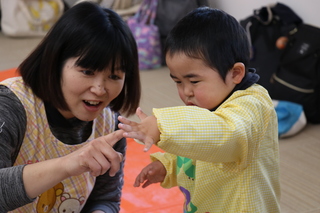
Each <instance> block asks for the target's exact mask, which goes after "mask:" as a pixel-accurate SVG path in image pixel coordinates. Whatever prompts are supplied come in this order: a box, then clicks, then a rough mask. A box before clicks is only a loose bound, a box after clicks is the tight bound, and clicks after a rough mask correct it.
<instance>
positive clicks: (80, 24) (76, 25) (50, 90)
mask: <svg viewBox="0 0 320 213" xmlns="http://www.w3.org/2000/svg"><path fill="white" fill-rule="evenodd" d="M72 57H79V58H78V60H77V62H76V65H78V66H81V67H83V68H86V69H90V70H94V71H103V70H105V69H107V68H108V67H110V66H111V70H112V72H113V71H114V68H115V66H118V65H120V67H121V69H122V70H123V72H125V74H126V77H125V82H124V86H123V89H122V91H121V93H120V94H119V96H118V97H116V98H115V99H114V100H113V101H112V102H111V103H110V107H111V109H112V110H114V111H120V112H122V113H124V114H125V115H132V114H134V113H135V110H136V108H137V107H138V105H139V101H140V95H141V86H140V77H139V65H138V53H137V45H136V41H135V39H134V37H133V36H132V33H131V31H130V29H129V28H128V26H127V24H126V23H125V22H124V21H123V20H122V18H121V17H120V16H119V15H118V14H117V13H115V12H114V11H112V10H110V9H106V8H101V7H100V6H98V5H97V4H94V3H90V2H83V3H79V4H77V5H75V6H73V7H72V8H70V9H69V10H67V11H66V12H65V13H64V14H63V15H62V16H61V18H60V19H59V20H58V21H57V23H56V24H55V25H54V26H53V27H52V28H51V29H50V31H49V32H48V33H47V35H46V36H45V37H44V39H43V40H42V41H41V43H40V44H39V45H38V46H37V47H36V49H35V50H34V51H33V52H32V53H31V54H30V55H29V56H28V57H27V58H26V59H25V60H24V61H23V62H22V63H21V64H20V66H19V67H18V70H19V71H20V73H21V76H22V78H23V80H24V82H25V83H26V84H27V85H28V86H29V87H30V88H31V89H32V91H33V92H34V93H35V94H36V95H37V96H38V97H39V98H41V99H42V100H43V101H45V102H49V103H51V104H52V105H53V106H54V107H56V108H59V109H63V110H68V105H67V103H66V101H65V99H64V96H63V93H62V89H61V77H62V68H63V66H64V63H65V62H66V60H68V59H69V58H72Z"/></svg>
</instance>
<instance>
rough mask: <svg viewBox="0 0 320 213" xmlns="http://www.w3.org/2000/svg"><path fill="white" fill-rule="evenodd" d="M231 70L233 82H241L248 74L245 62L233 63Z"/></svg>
mask: <svg viewBox="0 0 320 213" xmlns="http://www.w3.org/2000/svg"><path fill="white" fill-rule="evenodd" d="M231 72H232V81H233V83H235V84H239V83H240V82H241V81H242V79H243V78H244V76H245V74H246V69H245V66H244V64H243V63H241V62H237V63H235V64H234V65H233V67H232V69H231Z"/></svg>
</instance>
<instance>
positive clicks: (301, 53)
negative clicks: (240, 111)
mask: <svg viewBox="0 0 320 213" xmlns="http://www.w3.org/2000/svg"><path fill="white" fill-rule="evenodd" d="M319 38H320V28H317V27H313V26H310V25H307V24H301V25H299V26H298V27H297V28H296V30H294V31H293V33H292V34H291V35H289V36H288V39H289V40H288V43H287V45H286V47H285V49H284V51H283V52H282V55H281V57H280V65H279V67H278V69H277V71H276V72H275V73H273V74H272V78H271V87H272V90H270V96H271V97H272V98H273V99H277V100H287V101H292V102H295V103H298V104H301V105H302V106H303V109H304V112H305V115H306V117H307V120H308V121H309V122H311V123H320V58H319V57H320V55H319V54H320V39H319Z"/></svg>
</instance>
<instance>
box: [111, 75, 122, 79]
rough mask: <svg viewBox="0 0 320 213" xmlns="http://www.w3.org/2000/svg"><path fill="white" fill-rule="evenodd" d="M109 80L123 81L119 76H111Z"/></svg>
mask: <svg viewBox="0 0 320 213" xmlns="http://www.w3.org/2000/svg"><path fill="white" fill-rule="evenodd" d="M109 78H111V79H112V80H119V79H121V78H120V77H119V76H117V75H110V76H109Z"/></svg>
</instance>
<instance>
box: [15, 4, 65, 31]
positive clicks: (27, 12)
mask: <svg viewBox="0 0 320 213" xmlns="http://www.w3.org/2000/svg"><path fill="white" fill-rule="evenodd" d="M51 1H54V2H56V3H57V5H58V9H59V8H61V9H60V10H59V11H58V13H60V11H63V8H64V4H63V3H62V1H61V0H51ZM40 3H41V2H39V4H40ZM42 4H43V2H42ZM18 6H19V7H20V9H21V11H22V12H23V14H24V15H25V17H26V19H27V20H28V21H29V22H30V23H31V24H33V25H43V24H47V23H49V22H51V21H53V20H54V19H55V18H57V17H60V15H61V14H54V15H53V16H52V17H50V18H48V19H35V18H33V17H32V15H31V13H30V10H29V8H28V6H27V4H26V3H25V1H23V0H19V1H18ZM55 15H56V16H55Z"/></svg>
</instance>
